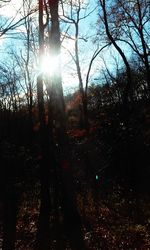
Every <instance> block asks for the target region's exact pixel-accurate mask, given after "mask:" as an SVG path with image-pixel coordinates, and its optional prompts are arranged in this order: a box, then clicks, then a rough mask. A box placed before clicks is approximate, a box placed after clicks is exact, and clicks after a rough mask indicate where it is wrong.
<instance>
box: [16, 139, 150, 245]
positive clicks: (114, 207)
mask: <svg viewBox="0 0 150 250" xmlns="http://www.w3.org/2000/svg"><path fill="white" fill-rule="evenodd" d="M93 149H94V150H93ZM71 151H72V172H73V178H74V185H75V194H76V204H77V209H78V211H79V214H80V216H81V221H82V225H83V235H84V241H85V244H86V246H87V247H88V249H90V250H94V249H96V250H111V249H112V250H117V249H122V250H146V249H147V250H148V249H150V199H149V194H146V193H145V192H139V190H133V189H132V188H130V187H129V186H128V183H127V181H125V180H123V179H119V178H118V177H110V175H109V176H107V175H105V174H103V171H102V172H101V171H100V172H96V171H97V170H98V167H97V166H99V165H101V168H102V167H103V165H104V166H105V167H107V166H106V165H107V164H106V162H105V159H102V158H103V157H102V155H100V152H99V153H98V152H97V145H96V144H95V142H94V143H93V138H91V139H90V140H88V143H87V139H86V140H85V139H83V140H76V142H75V144H73V147H72V148H71ZM108 151H109V149H108ZM83 152H86V154H84V153H83ZM29 158H30V157H29ZM30 160H31V163H32V162H34V161H33V159H30ZM108 161H109V159H108ZM89 162H90V163H89ZM87 165H88V167H87ZM90 166H93V169H92V171H90V170H89V168H90ZM95 166H96V167H95ZM34 171H35V170H34ZM34 171H33V173H31V172H32V171H31V170H30V171H29V173H28V175H29V181H28V183H26V184H25V188H24V190H25V191H24V192H23V193H22V195H21V198H20V202H19V209H18V216H17V232H16V250H33V249H35V242H36V234H37V224H38V216H39V207H40V199H39V196H40V194H39V193H40V185H39V182H38V180H37V179H36V178H35V180H34V181H33V179H32V178H33V176H34ZM53 214H54V211H52V212H51V214H50V225H52V228H51V229H52V230H51V234H50V249H51V250H55V249H56V244H57V240H56V237H55V236H56V235H55V233H54V232H52V231H53V229H54V224H55V222H54V218H53ZM59 220H60V225H62V220H63V218H62V214H61V207H60V218H59ZM60 233H61V236H60V238H61V243H62V248H60V250H64V249H66V250H69V249H70V250H71V247H70V243H69V240H68V239H67V236H66V235H65V233H64V231H63V226H61V229H60ZM79 250H82V249H79Z"/></svg>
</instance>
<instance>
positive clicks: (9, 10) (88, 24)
mask: <svg viewBox="0 0 150 250" xmlns="http://www.w3.org/2000/svg"><path fill="white" fill-rule="evenodd" d="M86 1H87V0H86ZM96 3H97V1H96V0H90V2H89V7H88V8H89V9H88V11H87V13H88V12H91V10H93V9H94V8H95V7H96ZM21 6H22V0H12V1H11V3H10V4H9V6H8V5H7V6H4V7H3V8H0V15H1V16H3V17H6V18H12V19H13V18H14V21H17V20H19V18H20V17H21ZM16 12H19V15H16ZM81 16H83V13H82V12H81ZM97 18H98V16H97V9H96V10H95V11H93V12H92V13H91V14H90V15H89V16H88V17H87V18H86V19H83V20H81V22H80V26H79V38H80V39H79V51H80V53H79V57H80V64H81V72H82V77H83V82H85V78H86V74H87V69H88V66H89V62H90V60H91V57H92V55H93V53H94V51H95V50H96V48H97V44H96V43H93V42H92V38H93V37H94V35H95V34H96V32H97V30H96V23H97ZM64 30H66V27H65V26H64ZM70 30H71V33H70V35H71V36H72V38H73V39H67V40H64V42H63V44H62V49H61V62H62V67H61V68H62V79H63V87H64V89H65V91H72V90H74V89H77V88H78V78H77V74H76V67H75V64H74V63H73V60H72V58H71V57H70V55H69V53H68V50H69V51H70V52H71V53H74V29H73V26H72V25H71V27H70ZM20 31H21V32H24V30H23V27H19V28H17V29H16V30H15V31H13V32H15V33H16V34H15V35H13V34H12V37H13V39H12V38H9V35H4V36H3V37H2V38H0V61H1V58H2V60H4V58H5V57H6V58H7V53H6V52H7V50H8V49H9V48H10V47H13V48H15V49H16V50H18V51H19V50H21V49H22V41H19V40H16V39H15V38H16V36H17V34H19V32H20ZM63 32H64V31H63ZM8 34H9V33H8ZM82 38H86V39H85V40H86V41H85V40H84V39H82ZM16 44H17V46H16ZM66 48H67V49H66ZM113 51H114V50H113V49H112V48H111V49H108V48H107V49H105V50H104V51H103V53H101V55H100V56H102V57H103V58H105V61H106V63H107V65H108V67H110V69H111V67H112V65H111V61H112V59H110V58H111V54H112V53H113ZM100 56H98V57H97V59H96V60H95V61H94V63H93V67H92V70H91V79H92V78H93V79H95V78H97V77H98V76H99V75H100V73H99V72H100V70H101V69H102V68H104V63H103V60H102V58H101V57H100ZM118 60H119V58H118ZM91 81H93V80H91Z"/></svg>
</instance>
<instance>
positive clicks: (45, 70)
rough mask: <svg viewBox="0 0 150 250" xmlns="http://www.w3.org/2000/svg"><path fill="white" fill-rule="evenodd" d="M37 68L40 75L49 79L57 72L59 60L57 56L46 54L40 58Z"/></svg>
mask: <svg viewBox="0 0 150 250" xmlns="http://www.w3.org/2000/svg"><path fill="white" fill-rule="evenodd" d="M39 67H40V73H42V74H43V75H45V76H49V77H51V76H53V75H54V74H56V73H57V72H58V71H59V67H60V58H59V56H53V55H50V54H47V55H45V56H43V57H42V58H41V60H40V66H39Z"/></svg>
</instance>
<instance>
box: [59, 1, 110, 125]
mask: <svg viewBox="0 0 150 250" xmlns="http://www.w3.org/2000/svg"><path fill="white" fill-rule="evenodd" d="M88 5H89V4H88V3H84V2H83V1H81V0H78V1H75V2H74V1H72V0H71V1H69V2H68V1H66V2H64V1H61V7H62V15H61V20H62V21H63V22H65V23H67V24H68V25H69V26H68V29H67V31H66V33H65V37H66V38H67V39H72V40H74V53H71V51H68V53H69V54H70V56H71V58H72V60H73V62H74V63H75V65H76V72H77V76H78V82H79V92H80V95H81V104H80V105H79V107H80V113H81V117H80V126H81V127H82V128H85V129H88V126H89V124H88V109H87V105H88V98H87V94H88V84H89V78H90V74H91V69H92V66H93V63H94V61H95V60H96V58H97V57H98V55H99V54H100V52H101V51H102V50H103V49H104V48H106V47H107V46H109V45H110V43H106V44H105V45H104V46H99V45H98V46H96V49H95V51H94V53H93V52H92V55H91V57H90V59H89V62H88V63H87V61H88V60H87V58H86V64H87V72H86V73H85V76H84V73H83V65H82V59H81V52H80V50H81V47H82V46H83V47H84V44H85V43H87V42H88V40H90V43H91V39H90V37H89V36H88V35H87V36H82V35H81V34H80V23H81V22H82V21H83V20H86V19H87V18H88V17H90V15H91V14H92V13H93V12H94V11H95V9H96V8H93V9H91V10H90V9H89V10H88V8H89V6H88ZM87 10H88V11H87ZM70 25H72V30H74V35H72V30H71V32H70V34H69V27H70ZM81 41H82V43H81ZM90 43H89V44H90ZM82 53H83V52H82Z"/></svg>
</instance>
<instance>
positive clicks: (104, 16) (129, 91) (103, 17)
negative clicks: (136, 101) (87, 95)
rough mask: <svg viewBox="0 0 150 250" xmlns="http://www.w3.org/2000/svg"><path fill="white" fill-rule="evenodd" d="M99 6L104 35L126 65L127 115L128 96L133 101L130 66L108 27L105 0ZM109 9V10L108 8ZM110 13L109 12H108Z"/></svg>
mask: <svg viewBox="0 0 150 250" xmlns="http://www.w3.org/2000/svg"><path fill="white" fill-rule="evenodd" d="M100 6H101V9H102V15H101V16H100V18H101V20H102V22H103V24H104V27H105V31H106V35H107V37H108V39H109V41H111V43H112V44H113V46H114V47H115V49H116V50H117V51H118V53H119V54H120V56H121V58H122V60H123V62H124V64H125V66H126V72H127V84H126V86H125V89H124V101H123V103H124V107H125V109H126V111H125V113H126V115H127V113H128V111H127V109H128V104H129V102H128V101H129V97H130V101H131V102H132V101H133V97H132V76H131V68H130V64H129V62H128V59H127V56H126V55H125V53H124V52H123V50H122V48H121V47H120V46H119V45H118V43H117V42H116V37H115V36H114V33H113V32H112V30H111V28H110V24H111V21H112V20H111V19H110V18H111V15H108V11H107V7H108V5H106V1H105V0H100ZM109 11H110V10H109ZM110 13H111V12H110Z"/></svg>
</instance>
